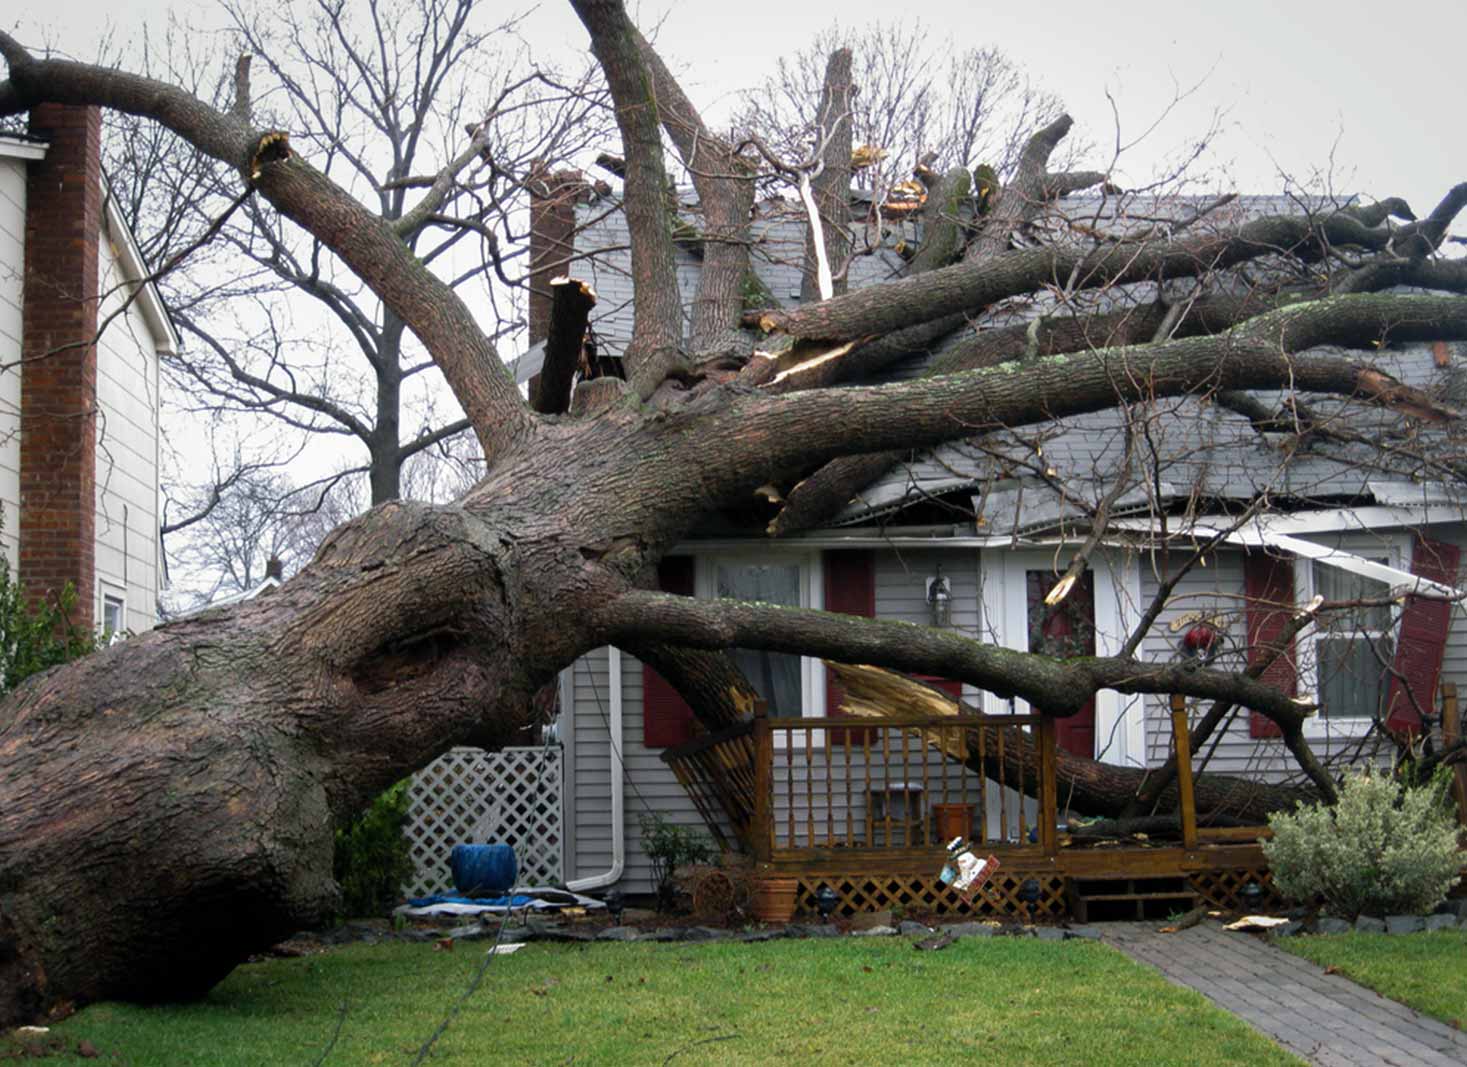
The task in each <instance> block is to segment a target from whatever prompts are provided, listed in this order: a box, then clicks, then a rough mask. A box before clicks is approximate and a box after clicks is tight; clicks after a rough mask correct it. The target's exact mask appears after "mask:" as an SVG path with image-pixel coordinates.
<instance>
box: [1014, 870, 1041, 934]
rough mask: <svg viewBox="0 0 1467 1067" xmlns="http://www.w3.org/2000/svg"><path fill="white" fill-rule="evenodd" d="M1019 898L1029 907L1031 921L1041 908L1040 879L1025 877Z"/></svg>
mask: <svg viewBox="0 0 1467 1067" xmlns="http://www.w3.org/2000/svg"><path fill="white" fill-rule="evenodd" d="M1019 900H1021V901H1022V902H1023V903H1024V905H1025V907H1027V908H1028V909H1029V921H1030V922H1031V923H1032V922H1033V921H1034V913H1035V912H1037V911H1038V910H1039V879H1037V878H1025V879H1024V881H1023V882H1022V883H1021V884H1020V886H1019Z"/></svg>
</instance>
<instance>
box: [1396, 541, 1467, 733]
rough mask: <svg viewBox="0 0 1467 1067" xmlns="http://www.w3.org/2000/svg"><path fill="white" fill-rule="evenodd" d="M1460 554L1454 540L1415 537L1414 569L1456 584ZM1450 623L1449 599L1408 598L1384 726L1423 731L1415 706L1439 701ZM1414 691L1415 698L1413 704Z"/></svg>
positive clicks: (1424, 575)
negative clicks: (1437, 694) (1452, 541)
mask: <svg viewBox="0 0 1467 1067" xmlns="http://www.w3.org/2000/svg"><path fill="white" fill-rule="evenodd" d="M1460 556H1461V551H1460V549H1458V548H1457V546H1456V545H1449V544H1446V543H1445V542H1442V541H1431V540H1428V539H1427V538H1425V537H1417V538H1415V539H1413V540H1412V542H1411V573H1412V574H1414V575H1416V576H1417V577H1418V578H1429V579H1430V580H1432V581H1434V582H1441V583H1443V584H1444V585H1456V584H1457V563H1458V560H1459V558H1460ZM1451 624H1452V605H1451V603H1450V602H1449V601H1446V600H1433V599H1431V598H1429V597H1419V596H1411V597H1407V598H1406V608H1405V610H1404V611H1403V612H1402V613H1401V628H1400V636H1399V637H1398V638H1397V639H1396V660H1395V662H1394V663H1393V664H1392V665H1391V666H1392V667H1393V668H1394V670H1395V673H1394V674H1393V675H1392V676H1391V684H1390V688H1389V690H1388V691H1387V692H1388V695H1387V697H1386V726H1387V727H1389V728H1390V729H1391V730H1394V731H1396V732H1398V733H1420V732H1421V716H1420V715H1418V714H1417V712H1416V707H1417V706H1420V707H1421V708H1422V709H1423V710H1430V708H1431V707H1432V705H1433V703H1434V702H1435V700H1436V683H1437V681H1438V679H1440V677H1441V672H1442V653H1444V652H1445V651H1446V647H1447V630H1448V629H1449V628H1450V627H1451ZM1403 683H1404V684H1403ZM1407 687H1409V689H1410V695H1408V694H1407ZM1411 695H1414V696H1415V697H1416V703H1415V705H1413V704H1412V702H1411Z"/></svg>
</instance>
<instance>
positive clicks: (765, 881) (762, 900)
mask: <svg viewBox="0 0 1467 1067" xmlns="http://www.w3.org/2000/svg"><path fill="white" fill-rule="evenodd" d="M799 891H800V882H799V879H797V878H761V879H759V880H758V881H757V882H755V883H754V918H756V919H758V920H759V921H760V922H764V923H787V922H789V921H790V920H791V919H793V918H794V917H795V897H796V895H798V893H799Z"/></svg>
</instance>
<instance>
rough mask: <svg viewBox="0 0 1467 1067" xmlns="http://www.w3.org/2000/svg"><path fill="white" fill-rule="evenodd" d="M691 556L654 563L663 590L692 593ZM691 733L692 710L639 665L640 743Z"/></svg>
mask: <svg viewBox="0 0 1467 1067" xmlns="http://www.w3.org/2000/svg"><path fill="white" fill-rule="evenodd" d="M693 576H694V570H693V557H692V556H664V557H663V559H662V561H661V562H660V563H658V564H657V584H658V586H659V587H660V588H661V589H662V591H663V592H664V593H676V594H678V595H679V596H692V595H693V581H694V577H693ZM692 736H693V709H692V708H690V707H688V704H687V701H685V700H683V698H682V697H681V696H679V695H678V691H677V690H676V689H674V688H673V687H672V685H671V684H670V683H669V682H667V681H666V679H664V678H663V677H662V675H660V674H658V673H657V672H656V671H654V670H653V669H652V668H651V667H648V666H646V665H645V664H644V665H643V666H642V744H644V745H646V746H647V747H648V748H666V747H668V746H669V745H680V744H682V743H683V742H684V741H687V740H689V739H691V738H692Z"/></svg>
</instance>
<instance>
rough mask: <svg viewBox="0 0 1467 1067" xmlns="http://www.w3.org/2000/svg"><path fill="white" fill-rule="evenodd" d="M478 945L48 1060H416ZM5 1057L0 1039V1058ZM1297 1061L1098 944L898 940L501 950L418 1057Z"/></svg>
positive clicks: (1012, 1066)
mask: <svg viewBox="0 0 1467 1067" xmlns="http://www.w3.org/2000/svg"><path fill="white" fill-rule="evenodd" d="M482 959H483V946H482V945H475V944H466V945H460V946H459V948H458V950H457V951H455V952H451V953H449V952H434V951H432V946H431V945H420V944H411V945H409V944H390V945H375V946H369V945H356V946H351V947H348V948H344V949H341V950H338V951H335V952H333V953H330V954H329V955H321V956H314V957H307V958H301V959H289V960H271V961H268V962H264V963H257V964H250V965H246V966H244V967H241V968H239V969H238V970H237V971H236V972H235V973H234V974H233V975H231V976H230V977H229V978H228V979H227V980H226V981H225V982H224V983H222V984H221V985H220V986H219V987H217V988H216V989H215V990H214V991H213V992H212V993H210V994H209V996H208V997H207V998H205V999H204V1000H203V1001H201V1002H199V1003H196V1004H189V1005H176V1006H161V1007H136V1006H132V1005H126V1004H116V1003H109V1004H98V1005H94V1006H92V1007H89V1008H87V1009H85V1010H83V1011H81V1012H79V1013H78V1014H77V1015H75V1016H73V1017H72V1018H71V1019H68V1020H67V1021H66V1022H64V1023H62V1024H60V1025H59V1026H58V1027H57V1028H56V1031H55V1033H57V1034H59V1035H60V1036H61V1037H62V1038H64V1039H65V1040H66V1041H67V1042H68V1043H69V1047H70V1048H72V1049H74V1048H76V1046H77V1043H78V1042H79V1041H81V1040H86V1041H89V1042H91V1043H92V1045H93V1046H95V1048H96V1049H97V1050H100V1052H101V1057H100V1058H96V1059H81V1058H75V1059H70V1058H66V1057H65V1056H51V1057H48V1058H46V1059H45V1060H44V1061H42V1062H43V1063H44V1064H45V1065H46V1067H65V1065H70V1064H76V1065H84V1064H85V1065H91V1064H117V1063H125V1064H130V1065H133V1067H152V1065H155V1064H157V1065H175V1064H179V1065H195V1064H199V1065H204V1064H207V1065H209V1067H232V1065H241V1067H243V1065H249V1067H258V1065H260V1064H270V1065H278V1064H291V1065H300V1067H309V1065H312V1064H315V1063H316V1062H317V1060H318V1058H319V1057H320V1055H321V1052H322V1050H323V1049H324V1048H325V1047H326V1045H327V1043H328V1041H329V1040H330V1039H331V1035H332V1032H333V1030H334V1029H335V1027H336V1024H337V1020H338V1015H339V1005H342V1004H345V1005H346V1006H347V1007H346V1015H345V1017H344V1023H343V1025H342V1028H341V1034H340V1038H339V1040H338V1041H337V1044H336V1045H335V1047H334V1048H333V1049H332V1050H331V1053H330V1055H329V1057H328V1058H327V1059H326V1061H325V1063H326V1067H332V1065H342V1067H349V1065H350V1067H354V1065H372V1064H403V1065H406V1064H410V1063H411V1062H412V1060H413V1057H414V1055H415V1054H416V1052H417V1050H418V1048H419V1046H420V1045H421V1044H422V1042H423V1041H424V1039H425V1038H426V1037H427V1036H428V1035H429V1034H430V1033H431V1032H432V1031H433V1028H434V1027H435V1026H436V1025H437V1024H438V1022H439V1020H440V1019H441V1018H442V1016H443V1013H444V1009H445V1007H446V1006H447V1005H448V1004H450V1003H451V1002H452V1001H453V1000H454V999H455V998H457V997H458V996H459V995H460V994H461V993H462V992H463V990H464V989H465V988H466V987H467V985H468V982H469V980H470V977H471V975H472V973H473V971H474V969H475V968H476V966H477V965H478V964H479V962H480V961H481V960H482ZM3 1059H4V1049H3V1046H0V1060H3ZM954 1061H957V1062H978V1061H981V1062H985V1063H1001V1064H1004V1065H1005V1067H1022V1065H1030V1064H1032V1065H1041V1064H1042V1065H1049V1064H1056V1063H1063V1064H1066V1065H1067V1067H1087V1065H1088V1067H1102V1065H1110V1064H1115V1065H1131V1064H1136V1063H1144V1064H1147V1065H1148V1067H1167V1065H1177V1067H1182V1065H1186V1067H1212V1065H1217V1067H1222V1065H1230V1067H1237V1065H1242V1067H1251V1065H1279V1067H1284V1065H1293V1067H1297V1065H1298V1062H1299V1061H1297V1060H1295V1059H1294V1058H1293V1057H1291V1056H1290V1055H1288V1054H1287V1053H1285V1052H1283V1051H1282V1050H1281V1049H1279V1048H1277V1047H1276V1046H1274V1045H1273V1044H1271V1043H1270V1042H1268V1041H1267V1040H1266V1039H1264V1038H1263V1037H1261V1036H1259V1035H1258V1034H1256V1033H1255V1032H1253V1031H1252V1030H1250V1029H1249V1028H1248V1027H1247V1026H1245V1025H1244V1024H1243V1023H1241V1022H1240V1021H1238V1020H1237V1019H1235V1018H1233V1017H1231V1016H1229V1015H1227V1014H1225V1013H1224V1012H1222V1011H1219V1010H1217V1009H1216V1008H1213V1007H1212V1006H1211V1005H1209V1004H1208V1003H1207V1002H1206V1001H1205V1000H1203V999H1202V997H1200V996H1199V995H1197V994H1196V993H1193V992H1191V991H1189V990H1184V989H1179V988H1177V987H1174V986H1171V985H1169V984H1168V983H1166V982H1165V981H1163V980H1162V979H1161V977H1160V976H1158V975H1157V974H1155V973H1154V972H1151V971H1149V970H1146V969H1143V968H1141V967H1139V966H1137V965H1136V964H1133V963H1131V962H1130V961H1129V960H1127V959H1126V958H1125V957H1123V956H1121V955H1120V954H1119V953H1117V952H1115V951H1114V950H1112V949H1110V948H1107V947H1105V946H1103V945H1099V944H1095V943H1088V942H1075V941H1071V942H1064V943H1052V942H1040V941H1033V940H1021V939H1014V938H993V939H981V940H980V939H964V940H962V941H960V942H958V943H957V944H956V945H953V946H952V947H951V948H948V949H945V950H943V951H940V952H932V953H926V952H914V951H913V950H912V947H911V945H910V943H909V942H907V941H906V940H904V939H899V938H882V939H864V938H863V939H842V940H839V941H803V942H794V941H784V942H774V943H769V944H758V945H743V944H735V943H716V944H706V945H686V944H632V945H624V944H596V945H592V946H580V945H548V944H532V945H529V946H527V947H525V948H523V949H521V950H520V951H519V952H517V953H516V954H514V955H512V956H500V957H495V958H494V960H493V963H492V964H491V965H490V967H489V970H488V973H487V975H486V977H485V980H484V983H483V985H482V986H481V987H480V988H479V990H478V992H477V993H476V994H475V995H474V996H473V997H472V998H471V999H470V1000H469V1001H468V1002H467V1004H466V1005H465V1007H464V1008H463V1011H462V1012H461V1014H459V1015H458V1017H457V1018H455V1019H454V1021H453V1023H452V1024H451V1025H450V1026H449V1028H448V1030H447V1031H446V1032H445V1033H444V1035H443V1037H442V1038H441V1039H440V1040H439V1042H438V1043H437V1045H436V1046H435V1048H434V1050H433V1054H432V1055H431V1056H430V1057H429V1058H428V1060H427V1061H426V1062H427V1063H430V1064H432V1065H433V1067H457V1065H464V1067H467V1065H470V1064H472V1065H475V1067H479V1065H486V1064H515V1065H519V1064H534V1065H542V1064H543V1065H563V1064H573V1065H576V1067H591V1065H599V1064H607V1065H633V1064H650V1065H654V1067H656V1065H668V1064H670V1065H672V1067H687V1065H695V1064H718V1065H734V1064H769V1063H786V1062H789V1063H799V1064H801V1065H819V1064H851V1063H860V1064H863V1065H870V1067H879V1065H885V1064H889V1065H902V1067H907V1065H922V1064H938V1063H946V1062H954Z"/></svg>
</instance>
